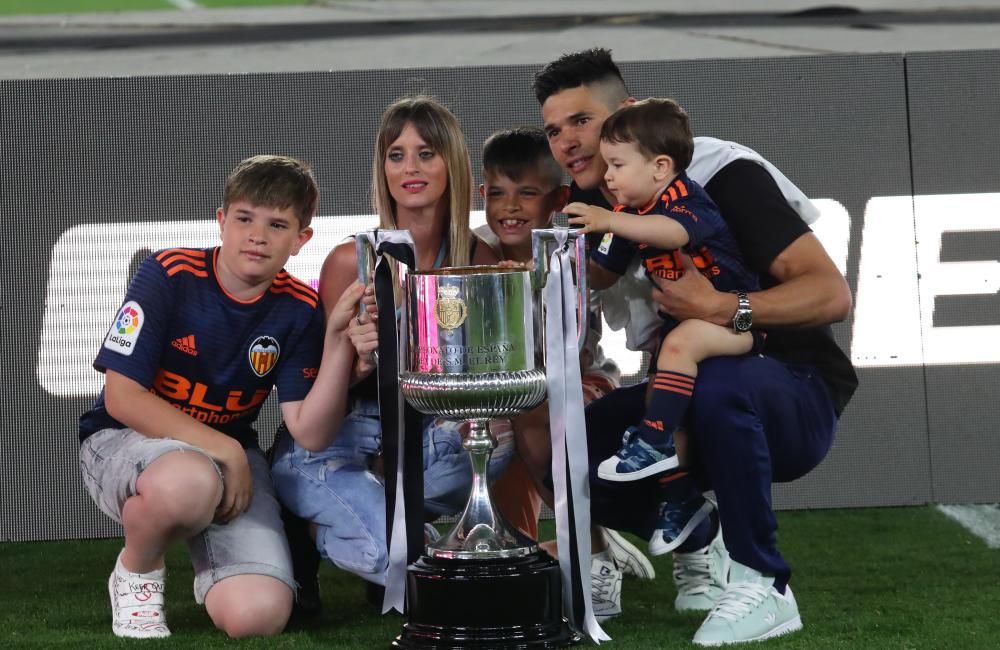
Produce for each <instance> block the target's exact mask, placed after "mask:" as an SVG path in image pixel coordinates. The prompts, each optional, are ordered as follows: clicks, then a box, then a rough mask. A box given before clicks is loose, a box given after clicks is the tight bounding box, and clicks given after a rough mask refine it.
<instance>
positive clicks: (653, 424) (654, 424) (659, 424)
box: [642, 420, 663, 431]
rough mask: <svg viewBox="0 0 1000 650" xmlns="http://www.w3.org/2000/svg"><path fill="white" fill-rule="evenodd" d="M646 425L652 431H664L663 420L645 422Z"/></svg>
mask: <svg viewBox="0 0 1000 650" xmlns="http://www.w3.org/2000/svg"><path fill="white" fill-rule="evenodd" d="M642 423H643V424H645V425H646V426H647V427H649V428H650V429H656V430H657V431H663V421H662V420H643V421H642Z"/></svg>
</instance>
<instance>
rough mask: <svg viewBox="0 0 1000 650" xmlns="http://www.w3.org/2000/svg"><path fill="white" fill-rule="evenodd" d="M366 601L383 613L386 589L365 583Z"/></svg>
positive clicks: (371, 583)
mask: <svg viewBox="0 0 1000 650" xmlns="http://www.w3.org/2000/svg"><path fill="white" fill-rule="evenodd" d="M365 600H367V601H368V603H369V604H370V605H372V606H374V607H376V608H378V611H380V612H381V611H382V602H383V601H384V600H385V587H383V586H382V585H379V584H375V583H374V582H368V581H367V580H366V581H365Z"/></svg>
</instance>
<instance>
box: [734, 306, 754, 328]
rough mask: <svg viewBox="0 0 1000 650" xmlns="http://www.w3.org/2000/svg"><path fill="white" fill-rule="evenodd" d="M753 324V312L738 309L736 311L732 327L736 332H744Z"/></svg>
mask: <svg viewBox="0 0 1000 650" xmlns="http://www.w3.org/2000/svg"><path fill="white" fill-rule="evenodd" d="M752 324H753V313H752V312H751V311H749V310H747V311H743V310H740V311H738V312H736V316H735V317H734V318H733V328H734V329H735V330H736V331H737V332H746V331H747V330H749V329H750V326H751V325H752Z"/></svg>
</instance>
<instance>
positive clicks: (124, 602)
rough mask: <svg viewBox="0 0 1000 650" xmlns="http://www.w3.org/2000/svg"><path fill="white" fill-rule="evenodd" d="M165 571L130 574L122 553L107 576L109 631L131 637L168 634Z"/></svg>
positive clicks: (141, 637)
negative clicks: (164, 596) (109, 607)
mask: <svg viewBox="0 0 1000 650" xmlns="http://www.w3.org/2000/svg"><path fill="white" fill-rule="evenodd" d="M165 578H166V570H165V569H159V570H157V571H151V572H150V573H132V572H130V571H128V570H126V569H125V567H123V566H122V561H121V556H120V555H119V557H118V560H117V561H116V562H115V568H114V570H113V571H112V572H111V577H110V578H108V594H109V595H110V596H111V631H112V632H114V633H115V636H120V637H128V638H130V639H157V638H163V637H167V636H170V630H169V629H168V628H167V617H166V613H165V612H164V609H163V591H164V579H165Z"/></svg>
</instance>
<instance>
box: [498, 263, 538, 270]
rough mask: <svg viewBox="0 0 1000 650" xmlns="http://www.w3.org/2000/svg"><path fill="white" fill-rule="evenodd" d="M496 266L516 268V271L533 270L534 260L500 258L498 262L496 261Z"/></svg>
mask: <svg viewBox="0 0 1000 650" xmlns="http://www.w3.org/2000/svg"><path fill="white" fill-rule="evenodd" d="M497 266H501V267H503V268H505V269H516V270H518V271H534V270H535V262H534V260H532V261H530V262H518V261H517V260H500V261H499V262H497Z"/></svg>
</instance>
